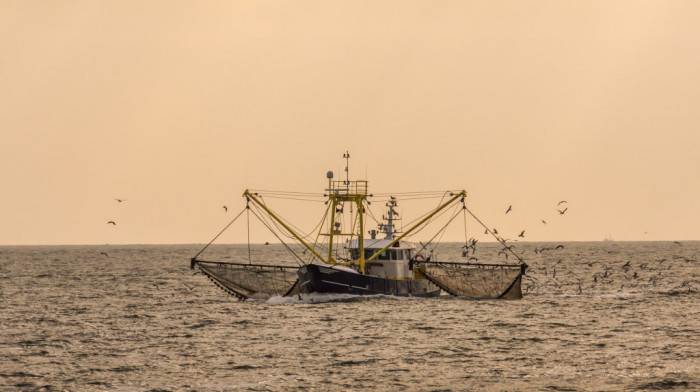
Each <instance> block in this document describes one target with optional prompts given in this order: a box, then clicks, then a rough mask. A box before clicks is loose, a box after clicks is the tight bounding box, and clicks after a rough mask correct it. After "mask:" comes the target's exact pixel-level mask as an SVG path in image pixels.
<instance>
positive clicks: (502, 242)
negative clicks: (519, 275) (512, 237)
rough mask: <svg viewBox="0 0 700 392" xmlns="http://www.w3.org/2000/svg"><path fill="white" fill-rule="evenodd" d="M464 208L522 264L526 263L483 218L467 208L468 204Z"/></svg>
mask: <svg viewBox="0 0 700 392" xmlns="http://www.w3.org/2000/svg"><path fill="white" fill-rule="evenodd" d="M464 209H465V210H467V212H468V213H469V215H471V216H472V218H474V219H476V221H477V222H479V224H481V226H483V227H484V229H486V231H487V232H488V233H489V234H491V235H492V236H493V237H494V238H496V240H497V241H498V242H500V243H501V245H503V247H504V248H505V249H508V251H509V252H510V253H512V254H513V256H515V258H516V259H518V261H520V263H521V264H525V261H524V260H523V259H522V257H520V256H519V255H518V254H517V253H515V252H513V250H512V249H511V248H510V247H509V246H508V245H506V242H505V241H504V240H503V238H501V237H499V236H497V235H496V234H494V233H493V232H492V231H491V229H489V228H488V227H487V226H486V225H485V224H484V222H482V221H481V220H479V218H477V217H476V215H474V213H473V212H471V211H469V208H467V206H464Z"/></svg>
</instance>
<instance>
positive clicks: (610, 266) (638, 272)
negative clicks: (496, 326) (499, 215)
mask: <svg viewBox="0 0 700 392" xmlns="http://www.w3.org/2000/svg"><path fill="white" fill-rule="evenodd" d="M563 204H564V206H562V205H563ZM566 204H568V202H567V201H566V200H561V201H560V202H559V203H558V204H557V206H556V208H555V211H556V212H557V213H558V214H559V215H564V214H566V212H567V211H568V207H567V206H566ZM512 211H513V206H512V205H509V206H508V208H506V210H505V214H509V213H511V212H512ZM541 222H542V224H545V225H546V224H547V221H546V220H545V219H542V220H541ZM525 232H526V231H525V230H521V231H520V234H518V236H517V237H518V238H525ZM484 234H492V235H493V236H494V237H495V238H496V239H497V240H498V242H500V245H502V247H501V248H500V249H499V250H498V253H497V256H498V257H504V258H505V260H506V261H507V260H508V258H509V256H511V257H512V256H515V257H516V258H517V259H518V260H519V261H521V262H524V259H523V258H524V257H525V256H526V252H533V253H534V256H532V257H528V260H527V264H528V265H529V268H528V269H527V272H526V275H525V277H524V280H523V290H524V292H525V293H528V292H533V293H537V292H540V290H542V291H544V292H554V293H559V294H575V295H583V294H590V293H601V292H604V293H609V292H611V291H613V292H623V291H628V290H630V291H632V292H636V291H653V290H655V289H656V290H659V289H661V288H662V287H663V288H664V290H667V289H669V288H670V290H671V291H672V292H677V293H697V292H699V291H700V281H699V280H698V279H697V277H696V276H683V275H682V274H681V275H676V274H673V273H669V272H668V270H670V269H671V268H673V267H674V266H676V267H679V268H680V266H681V265H683V264H684V263H695V262H696V259H697V255H692V254H691V255H689V254H686V255H682V254H675V255H673V256H669V257H664V258H657V259H655V260H646V261H645V260H644V259H643V258H640V257H643V256H641V254H640V255H639V256H637V255H632V254H631V255H630V259H628V260H622V261H619V257H615V255H616V254H617V253H621V252H622V250H621V249H613V250H610V249H608V250H605V252H606V253H605V254H598V253H597V252H600V249H592V250H591V251H590V252H591V253H590V254H588V255H586V254H581V253H571V252H568V253H566V254H562V253H555V252H558V251H563V250H564V245H561V244H559V245H556V246H535V247H534V249H533V248H532V244H530V245H529V246H519V248H520V249H517V250H516V249H515V246H514V245H513V244H510V243H508V241H517V239H514V240H511V239H509V238H504V237H503V236H501V235H499V233H498V230H497V229H496V228H493V229H486V231H485V232H484ZM477 242H478V240H477V239H475V238H470V239H469V240H468V241H467V243H466V244H465V245H464V246H463V247H462V256H463V257H465V258H468V260H469V262H478V260H479V258H478V257H477V256H476V253H477V252H476V250H477ZM682 245H683V244H682V243H681V242H679V241H674V242H673V246H676V247H677V248H676V249H681V248H679V247H680V246H682ZM492 251H494V250H492ZM482 253H487V252H482ZM489 253H490V252H489ZM676 253H677V252H676ZM608 255H610V256H608ZM567 256H568V257H570V258H574V259H579V260H580V259H584V260H585V259H587V260H593V261H586V262H585V263H582V264H576V265H573V266H572V265H571V263H565V262H563V258H564V257H567ZM606 256H607V257H606ZM488 257H489V258H491V257H493V256H492V255H489V256H488ZM608 257H609V258H610V260H607V258H608ZM562 263H564V264H566V268H564V267H563V266H562ZM618 263H619V264H618Z"/></svg>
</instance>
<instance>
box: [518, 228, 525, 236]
mask: <svg viewBox="0 0 700 392" xmlns="http://www.w3.org/2000/svg"><path fill="white" fill-rule="evenodd" d="M518 237H522V238H525V230H523V231H521V232H520V234H518Z"/></svg>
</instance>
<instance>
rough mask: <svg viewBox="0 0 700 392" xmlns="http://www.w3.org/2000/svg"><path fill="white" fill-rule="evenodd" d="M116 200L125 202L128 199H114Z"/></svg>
mask: <svg viewBox="0 0 700 392" xmlns="http://www.w3.org/2000/svg"><path fill="white" fill-rule="evenodd" d="M114 200H116V201H118V202H120V203H121V202H123V201H126V199H114Z"/></svg>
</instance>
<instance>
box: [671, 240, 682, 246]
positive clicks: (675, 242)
mask: <svg viewBox="0 0 700 392" xmlns="http://www.w3.org/2000/svg"><path fill="white" fill-rule="evenodd" d="M673 243H674V244H678V245H683V244H681V243H680V242H678V241H673Z"/></svg>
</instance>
